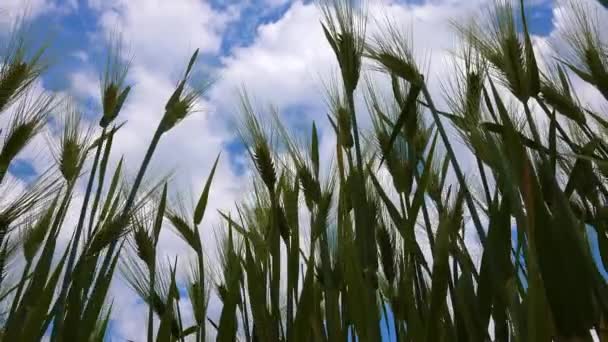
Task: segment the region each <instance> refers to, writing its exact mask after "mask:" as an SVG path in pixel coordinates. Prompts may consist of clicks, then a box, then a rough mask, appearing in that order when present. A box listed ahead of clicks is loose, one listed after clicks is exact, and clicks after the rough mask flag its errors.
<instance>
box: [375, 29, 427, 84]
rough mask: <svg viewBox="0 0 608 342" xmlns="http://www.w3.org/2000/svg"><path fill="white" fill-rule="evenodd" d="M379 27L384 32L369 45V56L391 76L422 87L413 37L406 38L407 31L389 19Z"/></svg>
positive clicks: (377, 35) (376, 35)
mask: <svg viewBox="0 0 608 342" xmlns="http://www.w3.org/2000/svg"><path fill="white" fill-rule="evenodd" d="M379 25H380V26H382V30H380V31H379V32H378V33H376V34H374V35H373V36H372V38H371V41H370V43H369V44H367V47H366V54H367V56H368V57H369V58H370V59H372V60H373V61H374V62H376V63H377V64H378V65H379V66H380V68H381V69H382V70H385V71H387V72H388V73H389V74H393V75H397V76H398V77H401V78H402V79H404V80H406V81H408V82H409V83H410V84H412V85H414V86H420V85H421V84H422V82H423V81H424V79H423V76H422V74H421V73H420V71H419V68H418V66H417V64H416V61H415V59H414V54H413V51H412V46H411V41H412V39H411V37H410V38H408V37H406V35H405V34H406V33H405V30H403V29H402V28H401V27H399V26H398V25H397V23H396V22H394V21H393V20H391V19H389V18H385V19H384V21H383V22H379Z"/></svg>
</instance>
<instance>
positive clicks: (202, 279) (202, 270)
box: [196, 227, 207, 342]
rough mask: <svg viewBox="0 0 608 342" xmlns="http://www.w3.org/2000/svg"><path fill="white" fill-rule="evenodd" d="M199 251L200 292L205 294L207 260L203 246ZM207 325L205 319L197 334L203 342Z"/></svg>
mask: <svg viewBox="0 0 608 342" xmlns="http://www.w3.org/2000/svg"><path fill="white" fill-rule="evenodd" d="M196 235H197V236H198V235H199V234H198V227H197V229H196ZM199 249H200V250H197V251H196V254H197V257H198V267H199V270H198V275H199V280H198V281H199V287H200V290H201V291H203V293H204V291H205V264H204V262H205V260H204V256H203V249H202V246H201V247H200V248H199ZM205 316H207V314H206V313H205ZM205 325H206V323H205V319H204V317H203V321H202V322H201V324H200V327H199V331H198V332H197V334H200V335H199V338H200V341H201V342H202V341H204V340H205V339H206V338H207V332H206V329H205V328H206V327H205Z"/></svg>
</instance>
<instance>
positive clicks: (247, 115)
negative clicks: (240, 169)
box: [238, 91, 277, 192]
mask: <svg viewBox="0 0 608 342" xmlns="http://www.w3.org/2000/svg"><path fill="white" fill-rule="evenodd" d="M238 134H239V136H240V138H241V141H242V142H243V143H244V144H245V146H247V150H248V152H249V155H250V157H251V160H252V161H253V163H254V165H255V167H256V169H257V171H258V174H259V176H260V178H261V179H262V181H263V182H264V184H265V185H266V187H267V188H268V190H269V191H270V192H274V190H275V184H276V182H277V172H276V168H275V160H274V156H273V151H272V147H273V146H274V142H275V137H274V136H273V135H270V134H269V133H268V130H267V129H266V128H265V127H264V126H263V125H262V121H261V119H260V118H259V117H258V114H256V112H255V110H254V108H253V105H252V104H251V100H250V99H249V97H248V95H247V93H246V92H244V91H243V92H242V93H241V108H240V123H239V126H238Z"/></svg>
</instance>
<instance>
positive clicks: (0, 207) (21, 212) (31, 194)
mask: <svg viewBox="0 0 608 342" xmlns="http://www.w3.org/2000/svg"><path fill="white" fill-rule="evenodd" d="M9 187H10V185H7V186H5V185H3V187H2V189H1V191H2V193H3V194H4V196H5V197H4V198H2V199H0V229H2V225H3V224H5V225H6V226H8V225H9V224H11V223H12V222H14V221H16V220H18V219H19V218H21V217H25V216H26V214H27V213H29V212H31V211H32V210H33V211H37V210H39V209H40V208H42V207H44V206H46V205H48V201H49V198H50V197H51V196H54V195H56V192H57V191H59V190H60V188H61V184H60V179H59V176H58V175H57V173H56V172H55V170H54V169H48V170H47V171H44V172H42V173H41V174H40V176H38V178H37V179H36V180H35V181H34V182H33V183H31V184H29V185H28V186H26V187H25V188H24V189H22V190H18V193H16V194H13V196H14V197H13V196H11V194H10V193H11V189H10V188H9ZM13 191H14V190H13ZM11 197H12V198H11Z"/></svg>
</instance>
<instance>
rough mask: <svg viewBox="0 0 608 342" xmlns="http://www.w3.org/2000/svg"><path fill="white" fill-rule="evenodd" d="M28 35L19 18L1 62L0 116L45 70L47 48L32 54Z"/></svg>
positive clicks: (22, 18) (22, 21) (11, 32)
mask: <svg viewBox="0 0 608 342" xmlns="http://www.w3.org/2000/svg"><path fill="white" fill-rule="evenodd" d="M28 35H29V32H28V26H27V23H26V21H25V18H24V17H20V18H18V19H17V20H16V21H15V22H14V24H13V26H12V28H11V31H10V32H9V35H8V43H7V46H6V50H5V51H3V52H4V54H3V56H2V59H0V113H2V112H3V111H4V110H5V109H7V107H8V106H9V105H11V104H12V103H14V102H15V101H16V100H18V99H19V98H20V97H21V96H22V95H23V94H24V93H25V92H26V91H27V90H28V89H29V88H30V86H31V85H32V84H33V83H34V82H35V81H36V80H37V79H38V78H39V76H40V75H41V74H42V73H43V72H44V71H46V69H47V67H48V65H47V63H46V62H45V61H44V60H43V56H44V53H45V51H46V46H42V47H39V48H38V49H36V50H34V49H33V48H32V46H31V45H30V42H29V41H28Z"/></svg>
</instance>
